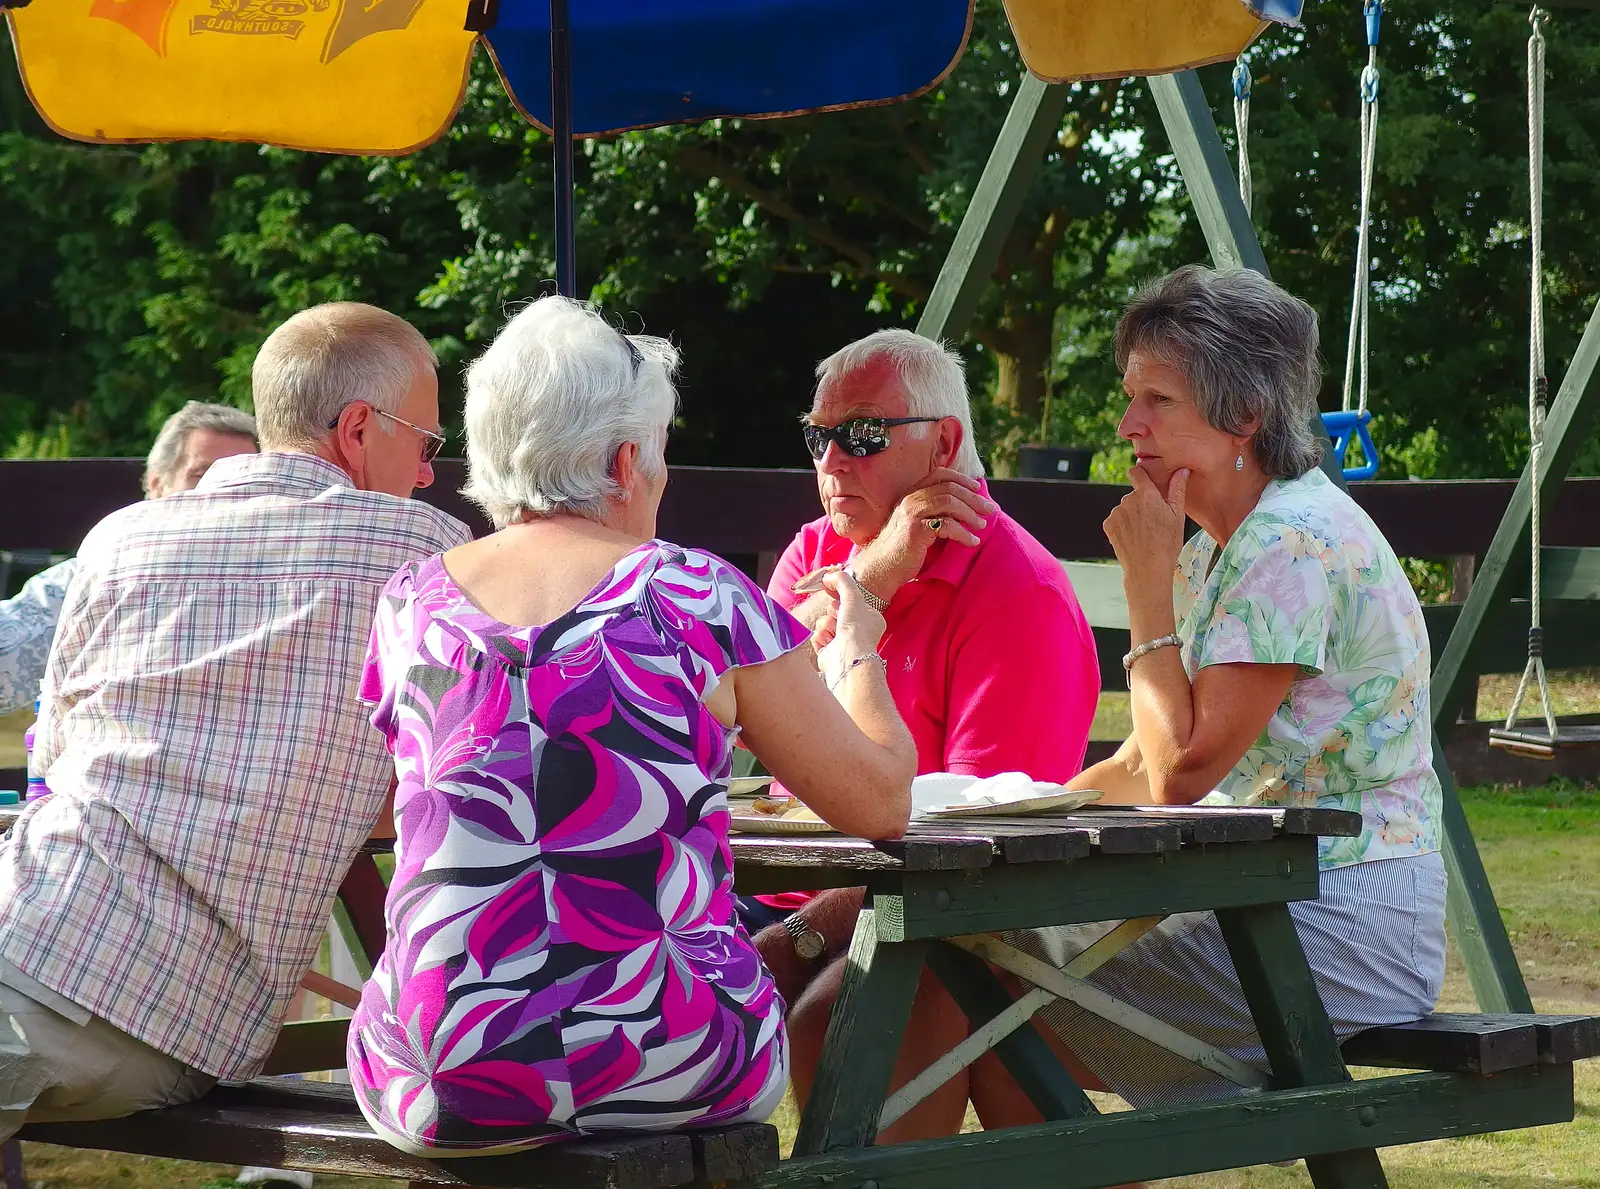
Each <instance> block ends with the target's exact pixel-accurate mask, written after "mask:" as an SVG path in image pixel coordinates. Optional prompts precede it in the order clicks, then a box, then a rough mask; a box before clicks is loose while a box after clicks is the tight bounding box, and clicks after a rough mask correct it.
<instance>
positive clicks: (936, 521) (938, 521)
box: [928, 516, 944, 533]
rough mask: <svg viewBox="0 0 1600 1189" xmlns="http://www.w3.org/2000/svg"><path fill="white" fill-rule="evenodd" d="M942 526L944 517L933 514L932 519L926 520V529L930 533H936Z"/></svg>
mask: <svg viewBox="0 0 1600 1189" xmlns="http://www.w3.org/2000/svg"><path fill="white" fill-rule="evenodd" d="M943 527H944V518H943V517H940V516H935V517H934V518H933V519H932V520H930V521H928V531H929V532H930V533H938V531H939V530H940V529H942V528H943Z"/></svg>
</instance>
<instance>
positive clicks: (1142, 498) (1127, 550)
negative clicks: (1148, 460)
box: [1105, 466, 1189, 592]
mask: <svg viewBox="0 0 1600 1189" xmlns="http://www.w3.org/2000/svg"><path fill="white" fill-rule="evenodd" d="M1128 481H1129V482H1130V483H1132V484H1133V490H1132V491H1130V492H1128V494H1127V495H1125V496H1123V497H1122V500H1121V502H1120V503H1118V504H1117V506H1116V507H1115V508H1113V509H1112V510H1111V515H1110V516H1107V517H1106V522H1105V531H1106V538H1107V539H1108V540H1109V541H1110V542H1111V548H1112V550H1113V551H1114V552H1115V553H1116V555H1117V560H1118V561H1119V562H1121V563H1122V572H1123V577H1124V581H1125V582H1127V583H1128V584H1129V585H1130V586H1132V585H1133V584H1134V583H1135V582H1137V583H1139V584H1140V585H1143V584H1144V583H1145V582H1157V583H1160V586H1159V589H1160V590H1161V591H1163V592H1165V591H1166V590H1167V589H1168V587H1169V586H1170V584H1171V582H1172V571H1173V569H1174V567H1176V566H1177V564H1178V551H1179V550H1180V549H1182V548H1183V508H1184V495H1185V492H1186V491H1187V490H1188V486H1189V470H1188V468H1187V467H1180V468H1179V469H1178V470H1176V471H1174V472H1173V473H1172V478H1171V479H1170V480H1169V481H1168V483H1167V491H1166V494H1165V495H1162V493H1161V489H1160V488H1158V487H1157V486H1156V484H1155V480H1153V479H1152V478H1151V477H1150V474H1149V472H1148V471H1146V470H1145V469H1144V468H1143V467H1137V466H1136V467H1134V468H1133V469H1132V470H1131V471H1129V472H1128Z"/></svg>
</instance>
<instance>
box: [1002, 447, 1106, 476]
mask: <svg viewBox="0 0 1600 1189" xmlns="http://www.w3.org/2000/svg"><path fill="white" fill-rule="evenodd" d="M1093 460H1094V450H1093V448H1092V447H1089V446H1035V445H1028V446H1019V447H1017V474H1018V475H1019V476H1020V477H1021V478H1023V479H1087V478H1088V477H1089V464H1090V463H1091V462H1092V461H1093Z"/></svg>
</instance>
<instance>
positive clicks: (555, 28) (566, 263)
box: [550, 0, 578, 297]
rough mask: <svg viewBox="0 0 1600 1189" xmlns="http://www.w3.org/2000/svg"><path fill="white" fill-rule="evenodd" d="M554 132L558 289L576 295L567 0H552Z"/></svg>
mask: <svg viewBox="0 0 1600 1189" xmlns="http://www.w3.org/2000/svg"><path fill="white" fill-rule="evenodd" d="M550 132H551V139H552V140H553V141H554V145H553V148H554V150H555V164H556V185H555V191H556V291H557V292H558V293H560V294H561V295H562V296H563V297H575V296H577V292H578V249H577V242H576V241H577V229H576V226H575V221H574V216H573V211H572V29H571V26H570V25H569V24H568V22H567V0H550Z"/></svg>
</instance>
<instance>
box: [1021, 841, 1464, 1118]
mask: <svg viewBox="0 0 1600 1189" xmlns="http://www.w3.org/2000/svg"><path fill="white" fill-rule="evenodd" d="M1444 899H1445V873H1444V861H1443V859H1442V857H1441V856H1440V855H1439V854H1438V852H1434V853H1432V854H1426V855H1418V856H1416V857H1414V858H1404V859H1379V860H1375V861H1373V862H1368V863H1354V864H1351V865H1349V866H1345V867H1336V868H1334V869H1332V870H1330V871H1324V872H1322V875H1321V894H1320V895H1319V897H1318V898H1317V899H1315V900H1306V901H1301V902H1298V903H1294V904H1291V905H1290V906H1289V911H1290V913H1291V915H1292V916H1293V917H1294V921H1295V926H1296V928H1297V929H1298V931H1299V933H1300V942H1301V944H1302V945H1303V946H1304V947H1305V951H1306V957H1307V959H1308V960H1309V961H1310V964H1311V971H1312V974H1313V976H1314V977H1315V980H1316V984H1317V989H1318V990H1319V991H1320V992H1321V994H1322V1001H1323V1003H1324V1004H1325V1005H1326V1006H1327V1009H1328V1016H1329V1019H1330V1020H1331V1021H1332V1023H1333V1028H1334V1031H1335V1032H1336V1033H1337V1034H1338V1036H1339V1039H1340V1040H1341V1041H1342V1040H1343V1039H1344V1038H1345V1037H1347V1036H1350V1035H1352V1034H1353V1033H1356V1032H1360V1031H1361V1030H1362V1029H1365V1028H1372V1027H1376V1026H1378V1025H1383V1024H1400V1023H1406V1022H1408V1021H1410V1020H1415V1019H1418V1018H1419V1017H1421V1016H1425V1015H1427V1014H1428V1013H1429V1012H1430V1011H1432V1010H1433V1005H1434V1003H1435V1002H1436V1001H1437V999H1438V997H1439V987H1440V984H1441V983H1442V982H1443V979H1444V952H1445V940H1444ZM1113 924H1114V922H1113ZM1112 927H1113V925H1112V924H1101V925H1063V926H1057V927H1053V928H1046V929H1027V930H1020V931H1015V932H1011V933H1007V934H1005V935H1004V940H1005V941H1006V942H1007V944H1009V945H1013V946H1015V947H1016V948H1018V949H1020V950H1024V951H1026V952H1028V953H1031V954H1033V955H1034V956H1035V957H1038V958H1042V959H1044V960H1045V961H1047V962H1050V963H1051V964H1052V965H1054V966H1056V967H1058V968H1059V967H1062V966H1065V965H1066V964H1067V963H1068V962H1070V961H1071V960H1072V959H1073V958H1075V957H1076V956H1077V955H1078V954H1079V953H1080V952H1081V951H1083V950H1084V949H1086V948H1088V946H1090V945H1091V944H1093V943H1094V942H1095V941H1096V940H1098V939H1099V938H1100V937H1101V936H1103V935H1104V934H1105V933H1106V932H1108V931H1109V930H1110V929H1111V928H1112ZM1087 981H1089V982H1091V983H1093V984H1095V985H1096V986H1097V987H1099V988H1100V989H1101V990H1103V991H1106V992H1107V993H1109V994H1111V995H1114V996H1116V997H1117V998H1118V999H1121V1000H1123V1001H1124V1002H1125V1003H1129V1004H1131V1005H1132V1006H1134V1007H1137V1008H1139V1009H1140V1010H1142V1011H1145V1012H1147V1013H1149V1014H1150V1015H1153V1016H1156V1017H1158V1018H1160V1019H1162V1020H1165V1021H1166V1022H1167V1023H1169V1024H1171V1025H1173V1026H1174V1027H1176V1028H1180V1029H1182V1030H1183V1031H1185V1032H1187V1033H1189V1034H1190V1035H1192V1036H1195V1037H1196V1038H1198V1039H1200V1040H1203V1041H1205V1042H1206V1043H1207V1044H1210V1045H1213V1046H1215V1047H1216V1048H1218V1049H1221V1050H1222V1051H1223V1052H1226V1053H1229V1054H1231V1055H1232V1056H1234V1057H1236V1058H1238V1059H1239V1060H1241V1061H1245V1062H1249V1063H1250V1064H1253V1065H1257V1066H1259V1067H1260V1068H1262V1069H1263V1070H1265V1069H1266V1057H1265V1055H1264V1054H1263V1053H1262V1050H1261V1041H1260V1038H1259V1037H1258V1036H1257V1035H1256V1030H1255V1025H1254V1024H1253V1023H1252V1022H1251V1019H1250V1009H1249V1008H1248V1006H1247V1005H1246V1004H1245V1000H1244V994H1243V992H1241V991H1240V989H1239V980H1238V976H1237V975H1236V974H1235V973H1234V969H1233V962H1232V960H1231V959H1230V958H1229V957H1228V947H1227V945H1226V944H1225V943H1224V942H1223V940H1222V932H1221V930H1220V929H1219V928H1218V926H1217V919H1216V917H1215V916H1214V915H1213V914H1212V913H1209V912H1197V913H1184V914H1180V915H1178V916H1173V917H1169V918H1167V919H1166V920H1165V921H1163V922H1162V923H1161V924H1160V925H1159V926H1157V927H1156V928H1155V929H1153V930H1152V931H1151V932H1149V933H1147V934H1145V935H1144V936H1143V937H1141V938H1140V939H1139V940H1138V941H1136V942H1134V943H1133V944H1132V945H1130V946H1129V947H1128V948H1126V949H1125V950H1123V951H1122V952H1121V953H1119V954H1118V955H1117V956H1116V957H1114V958H1113V959H1111V961H1109V962H1107V963H1106V964H1105V965H1104V966H1102V967H1100V969H1099V970H1097V971H1095V972H1094V973H1093V974H1091V975H1089V976H1088V979H1087ZM1035 1018H1036V1019H1038V1020H1040V1021H1041V1022H1043V1023H1044V1024H1046V1025H1048V1026H1049V1027H1050V1028H1052V1029H1053V1030H1054V1031H1055V1032H1056V1033H1057V1034H1058V1035H1059V1036H1060V1037H1061V1038H1062V1040H1064V1041H1065V1042H1066V1044H1067V1046H1068V1047H1069V1048H1071V1049H1072V1050H1073V1052H1075V1053H1076V1054H1077V1055H1078V1057H1079V1058H1080V1059H1081V1060H1082V1061H1083V1063H1084V1064H1085V1065H1087V1066H1088V1067H1089V1068H1090V1069H1091V1070H1093V1071H1094V1073H1095V1074H1096V1075H1097V1076H1098V1077H1099V1078H1100V1079H1101V1081H1103V1082H1104V1083H1105V1085H1106V1087H1107V1088H1108V1089H1110V1090H1112V1091H1114V1092H1115V1093H1117V1094H1119V1095H1121V1096H1122V1097H1123V1098H1124V1099H1126V1100H1127V1101H1128V1102H1129V1103H1130V1104H1132V1105H1133V1106H1136V1107H1143V1106H1151V1105H1154V1104H1156V1103H1160V1102H1166V1101H1172V1100H1174V1099H1180V1100H1182V1099H1202V1098H1219V1097H1224V1096H1227V1095H1231V1094H1237V1093H1239V1090H1238V1087H1236V1086H1234V1085H1232V1084H1231V1083H1229V1082H1226V1081H1224V1080H1223V1079H1221V1078H1219V1077H1217V1076H1216V1075H1215V1074H1212V1073H1209V1072H1207V1071H1206V1070H1203V1069H1200V1068H1199V1067H1198V1066H1195V1065H1192V1064H1190V1063H1189V1062H1187V1061H1185V1060H1184V1059H1183V1058H1181V1057H1176V1056H1173V1055H1172V1054H1171V1053H1168V1052H1167V1051H1166V1050H1165V1049H1162V1048H1160V1047H1159V1046H1157V1045H1155V1044H1152V1043H1151V1042H1149V1041H1147V1040H1144V1039H1142V1038H1140V1037H1137V1036H1133V1035H1131V1034H1129V1033H1127V1032H1125V1031H1123V1030H1122V1029H1121V1028H1119V1027H1117V1026H1116V1025H1115V1024H1111V1023H1108V1022H1106V1021H1105V1020H1102V1019H1100V1018H1099V1017H1098V1016H1095V1015H1093V1014H1091V1013H1089V1012H1087V1011H1085V1010H1084V1009H1082V1008H1080V1007H1078V1006H1077V1005H1076V1004H1073V1003H1069V1002H1067V1001H1066V1000H1062V999H1057V1000H1054V1001H1052V1002H1051V1003H1049V1004H1048V1005H1046V1006H1045V1007H1044V1008H1043V1009H1041V1010H1040V1012H1039V1014H1038V1016H1037V1017H1035Z"/></svg>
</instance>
